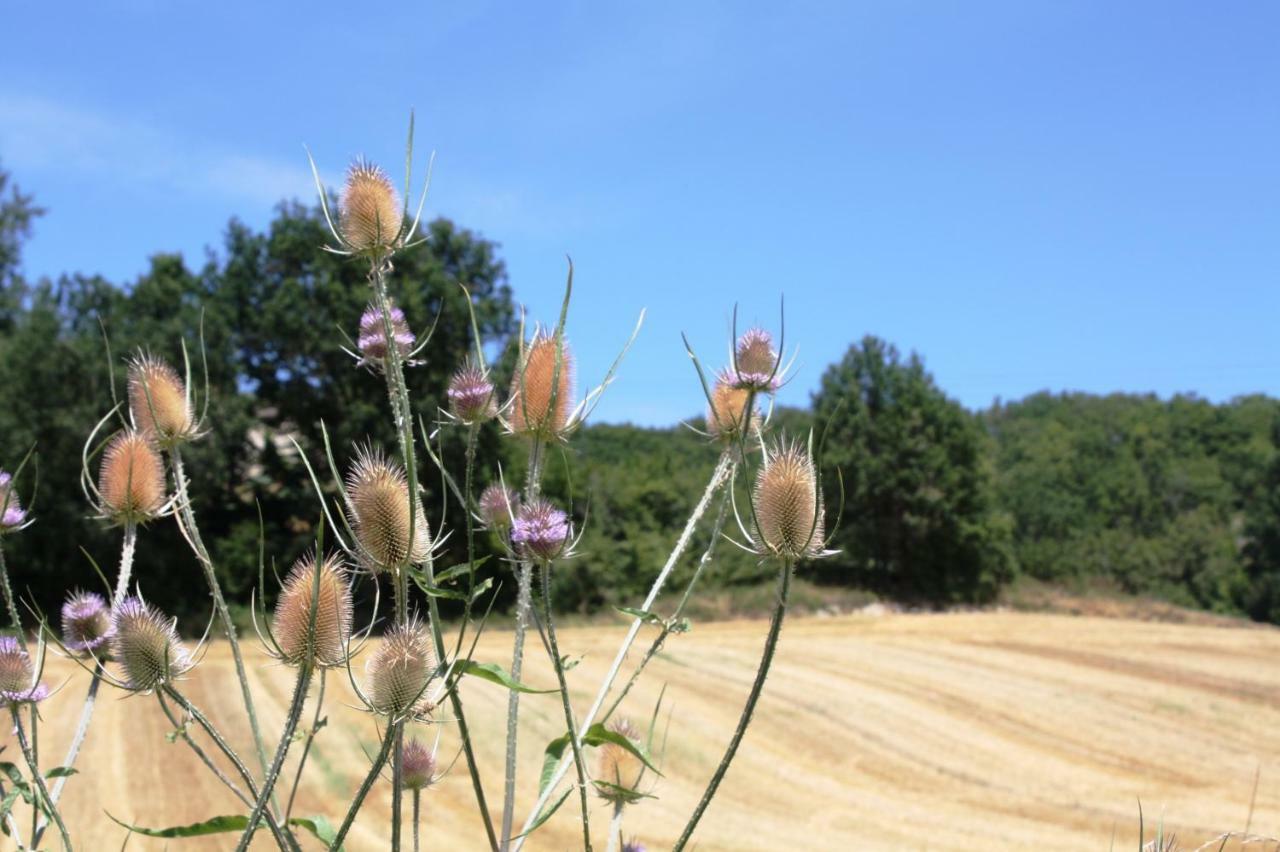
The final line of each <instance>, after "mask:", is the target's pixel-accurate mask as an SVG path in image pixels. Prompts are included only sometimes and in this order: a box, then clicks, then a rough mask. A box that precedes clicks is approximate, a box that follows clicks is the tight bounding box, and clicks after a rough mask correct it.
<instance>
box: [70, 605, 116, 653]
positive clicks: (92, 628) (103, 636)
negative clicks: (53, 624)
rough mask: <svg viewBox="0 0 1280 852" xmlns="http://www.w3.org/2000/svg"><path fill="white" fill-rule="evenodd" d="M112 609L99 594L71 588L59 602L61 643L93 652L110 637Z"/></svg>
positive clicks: (84, 651)
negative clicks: (65, 598) (60, 608)
mask: <svg viewBox="0 0 1280 852" xmlns="http://www.w3.org/2000/svg"><path fill="white" fill-rule="evenodd" d="M111 632H112V630H111V610H110V608H108V607H107V602H106V601H105V600H103V598H102V595H96V594H94V593H93V592H74V593H72V594H71V595H68V596H67V600H66V602H65V603H63V605H62V644H64V645H66V646H67V649H68V650H71V651H79V652H81V653H86V654H89V653H93V652H94V651H97V650H98V649H99V648H101V647H102V646H103V645H105V644H106V643H107V642H108V641H109V640H110V639H111Z"/></svg>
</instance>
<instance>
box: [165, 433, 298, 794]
mask: <svg viewBox="0 0 1280 852" xmlns="http://www.w3.org/2000/svg"><path fill="white" fill-rule="evenodd" d="M169 463H170V465H171V466H172V468H173V483H174V489H175V491H176V496H177V502H178V518H179V525H180V526H182V527H183V528H184V529H185V532H186V536H185V537H186V538H187V539H188V540H189V542H190V544H191V547H192V550H194V551H195V554H196V561H197V562H199V563H200V567H201V568H202V569H204V579H205V582H206V583H207V584H208V585H209V594H210V596H212V597H213V607H214V610H215V611H216V612H217V613H218V618H219V620H221V622H222V630H223V632H224V633H226V635H227V642H228V643H229V644H230V645H231V659H232V661H233V662H234V663H235V668H236V679H237V680H238V681H240V695H241V697H242V698H243V700H244V709H245V713H246V714H247V715H248V717H249V728H250V730H251V731H252V732H253V745H254V748H255V749H256V750H257V753H258V764H259V766H260V767H261V770H262V772H263V774H264V775H265V774H266V771H267V748H266V745H265V744H264V742H263V739H262V729H261V727H260V726H259V725H258V713H257V711H256V710H255V709H254V706H253V692H252V691H251V690H250V688H249V676H248V675H247V674H246V673H245V668H244V656H243V655H242V654H241V653H240V641H239V640H238V639H237V638H236V625H235V622H233V621H232V620H231V611H230V610H228V609H227V602H226V600H225V599H224V598H223V597H222V586H221V585H220V584H219V583H218V575H217V572H216V571H215V570H214V567H213V559H212V558H211V557H210V556H209V550H208V548H206V547H205V545H204V540H203V539H202V538H201V537H200V528H199V527H198V526H197V525H196V514H195V510H194V509H192V508H191V495H190V493H189V492H188V490H187V474H186V470H185V468H184V467H183V464H182V452H181V451H180V450H179V449H178V447H177V446H176V445H175V446H172V447H170V448H169ZM279 810H280V808H279V805H278V804H276V803H275V799H274V797H272V811H273V812H274V813H279Z"/></svg>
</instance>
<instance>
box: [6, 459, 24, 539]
mask: <svg viewBox="0 0 1280 852" xmlns="http://www.w3.org/2000/svg"><path fill="white" fill-rule="evenodd" d="M26 521H27V513H26V510H24V509H23V508H22V504H21V503H19V502H18V492H16V491H15V490H14V489H13V476H12V475H11V474H9V473H6V472H5V471H3V470H0V535H3V534H4V533H7V532H15V531H17V530H19V529H21V528H22V526H23V524H25V523H26Z"/></svg>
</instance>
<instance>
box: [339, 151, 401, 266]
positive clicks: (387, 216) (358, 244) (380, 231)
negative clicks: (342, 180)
mask: <svg viewBox="0 0 1280 852" xmlns="http://www.w3.org/2000/svg"><path fill="white" fill-rule="evenodd" d="M339 215H340V219H339V228H340V230H341V232H342V239H343V242H344V243H346V246H347V248H349V249H351V250H352V251H355V252H363V253H369V254H383V253H385V252H389V251H392V250H394V249H396V248H398V247H399V245H400V242H401V240H400V232H401V230H403V228H404V209H403V207H402V206H401V204H400V198H399V195H398V194H397V193H396V190H395V187H394V186H392V185H391V179H390V178H389V177H387V173H386V172H384V171H383V170H382V169H381V168H379V167H378V166H376V165H374V164H373V163H369V162H366V161H364V160H356V161H355V162H354V163H352V164H351V168H349V169H348V170H347V181H346V184H345V185H344V186H343V188H342V196H341V199H340V201H339Z"/></svg>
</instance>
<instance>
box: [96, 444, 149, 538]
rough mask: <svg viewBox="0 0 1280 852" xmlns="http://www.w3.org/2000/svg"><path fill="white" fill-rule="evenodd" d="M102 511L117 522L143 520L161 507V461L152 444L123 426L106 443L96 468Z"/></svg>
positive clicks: (138, 521) (137, 521) (139, 521)
mask: <svg viewBox="0 0 1280 852" xmlns="http://www.w3.org/2000/svg"><path fill="white" fill-rule="evenodd" d="M98 493H99V495H100V496H101V498H102V506H101V508H102V510H103V514H104V515H106V516H107V517H109V518H111V519H112V520H113V521H116V522H119V523H144V522H146V521H149V520H151V519H152V518H154V517H156V515H158V514H159V513H160V511H161V510H162V508H163V507H164V503H165V482H164V461H163V460H162V459H161V458H160V452H159V451H158V450H157V449H156V446H155V444H154V443H153V442H152V441H151V439H150V438H148V437H147V436H146V435H145V434H143V433H142V432H139V431H138V430H136V429H125V430H123V431H121V432H118V433H116V436H115V437H114V438H112V439H111V442H110V443H109V444H107V449H106V451H105V452H103V454H102V466H101V468H100V469H99V472H98Z"/></svg>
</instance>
